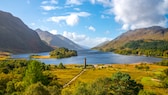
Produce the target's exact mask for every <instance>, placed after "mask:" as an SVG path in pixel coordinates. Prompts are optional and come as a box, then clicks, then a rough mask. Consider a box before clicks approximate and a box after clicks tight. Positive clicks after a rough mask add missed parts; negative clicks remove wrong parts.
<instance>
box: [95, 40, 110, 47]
mask: <svg viewBox="0 0 168 95" xmlns="http://www.w3.org/2000/svg"><path fill="white" fill-rule="evenodd" d="M109 42H110V41H105V42H102V43H100V44H98V45H97V46H96V47H101V46H104V45H106V44H108V43H109Z"/></svg>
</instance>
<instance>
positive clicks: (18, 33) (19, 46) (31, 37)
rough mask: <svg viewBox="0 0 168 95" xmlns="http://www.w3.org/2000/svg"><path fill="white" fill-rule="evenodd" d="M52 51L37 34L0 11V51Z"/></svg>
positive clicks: (10, 15)
mask: <svg viewBox="0 0 168 95" xmlns="http://www.w3.org/2000/svg"><path fill="white" fill-rule="evenodd" d="M50 50H52V48H51V47H49V46H48V45H46V44H45V43H44V42H42V41H41V39H40V37H39V36H38V34H37V33H36V32H35V31H33V30H32V29H30V28H29V27H27V26H26V25H25V24H24V23H23V22H22V21H21V20H20V19H19V18H17V17H14V16H13V15H12V14H10V13H7V12H3V11H0V51H6V52H11V53H31V52H44V51H50Z"/></svg>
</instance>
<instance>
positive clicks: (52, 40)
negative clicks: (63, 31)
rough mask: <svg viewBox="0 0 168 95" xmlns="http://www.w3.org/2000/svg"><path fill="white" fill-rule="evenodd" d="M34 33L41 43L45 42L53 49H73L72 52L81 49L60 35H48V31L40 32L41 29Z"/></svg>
mask: <svg viewBox="0 0 168 95" xmlns="http://www.w3.org/2000/svg"><path fill="white" fill-rule="evenodd" d="M39 30H40V31H39ZM35 31H36V32H37V33H38V34H39V36H40V38H41V39H42V40H43V41H45V42H47V43H48V44H49V45H51V46H53V47H65V48H68V49H73V50H79V49H83V48H82V47H81V46H79V45H77V44H76V43H74V42H73V41H71V40H70V39H68V38H66V37H64V36H62V35H60V34H57V35H53V34H51V33H49V32H48V31H42V30H41V29H36V30H35Z"/></svg>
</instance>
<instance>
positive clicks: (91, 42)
mask: <svg viewBox="0 0 168 95" xmlns="http://www.w3.org/2000/svg"><path fill="white" fill-rule="evenodd" d="M63 36H65V37H67V38H68V39H70V40H72V41H74V42H75V43H77V44H80V45H84V46H87V47H94V46H96V45H98V44H100V43H102V42H105V41H107V40H112V39H111V38H106V37H96V38H90V37H87V36H86V35H84V34H77V33H75V32H67V31H64V32H63Z"/></svg>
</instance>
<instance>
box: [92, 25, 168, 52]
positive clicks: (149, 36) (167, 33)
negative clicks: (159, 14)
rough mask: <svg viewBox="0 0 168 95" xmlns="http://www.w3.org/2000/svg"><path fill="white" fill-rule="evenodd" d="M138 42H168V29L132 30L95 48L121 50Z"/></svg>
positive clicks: (156, 27) (155, 27) (154, 27)
mask: <svg viewBox="0 0 168 95" xmlns="http://www.w3.org/2000/svg"><path fill="white" fill-rule="evenodd" d="M137 40H165V41H168V29H167V28H162V27H159V26H153V27H149V28H141V29H136V30H130V31H127V32H125V33H123V34H122V35H120V36H119V37H117V38H116V39H114V40H112V41H110V42H109V43H107V44H105V45H103V46H101V47H95V49H99V50H103V51H110V50H112V49H119V48H121V47H123V46H124V45H125V44H126V43H128V42H130V41H137Z"/></svg>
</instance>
